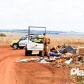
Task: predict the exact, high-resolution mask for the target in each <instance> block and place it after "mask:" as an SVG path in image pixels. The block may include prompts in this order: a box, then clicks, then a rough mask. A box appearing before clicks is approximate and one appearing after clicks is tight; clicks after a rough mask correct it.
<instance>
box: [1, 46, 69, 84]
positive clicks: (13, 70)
mask: <svg viewBox="0 0 84 84" xmlns="http://www.w3.org/2000/svg"><path fill="white" fill-rule="evenodd" d="M30 57H32V56H25V55H24V49H23V50H20V49H18V50H13V49H12V48H11V47H2V48H0V83H1V84H70V83H69V81H70V69H69V68H65V67H63V68H57V67H53V64H52V63H51V64H41V63H37V62H26V63H20V62H16V60H17V59H23V58H30ZM34 57H36V56H34Z"/></svg>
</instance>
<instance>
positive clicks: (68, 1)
mask: <svg viewBox="0 0 84 84" xmlns="http://www.w3.org/2000/svg"><path fill="white" fill-rule="evenodd" d="M28 26H45V27H47V30H56V31H79V32H84V31H83V30H84V0H0V29H27V28H28Z"/></svg>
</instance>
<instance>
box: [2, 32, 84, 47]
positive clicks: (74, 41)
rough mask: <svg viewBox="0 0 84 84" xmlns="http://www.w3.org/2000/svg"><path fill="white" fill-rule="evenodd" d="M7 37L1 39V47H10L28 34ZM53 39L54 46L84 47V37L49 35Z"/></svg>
mask: <svg viewBox="0 0 84 84" xmlns="http://www.w3.org/2000/svg"><path fill="white" fill-rule="evenodd" d="M6 35H7V36H6V37H0V46H9V45H10V43H11V42H12V40H15V39H20V38H21V37H22V36H25V35H27V34H20V33H6ZM48 36H49V37H50V39H51V44H50V47H51V46H52V45H56V46H57V45H64V44H65V45H71V46H73V47H78V46H84V36H66V35H64V36H59V35H48Z"/></svg>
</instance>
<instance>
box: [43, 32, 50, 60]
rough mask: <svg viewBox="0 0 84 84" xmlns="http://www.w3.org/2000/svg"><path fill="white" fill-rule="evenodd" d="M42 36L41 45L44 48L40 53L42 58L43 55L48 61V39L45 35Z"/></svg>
mask: <svg viewBox="0 0 84 84" xmlns="http://www.w3.org/2000/svg"><path fill="white" fill-rule="evenodd" d="M43 35H44V38H43V45H44V48H43V51H42V57H44V55H45V53H46V55H47V57H48V59H49V58H50V57H49V53H48V52H49V48H48V45H49V40H50V39H49V38H48V37H47V36H46V33H43Z"/></svg>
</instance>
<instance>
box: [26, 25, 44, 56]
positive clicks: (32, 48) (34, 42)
mask: <svg viewBox="0 0 84 84" xmlns="http://www.w3.org/2000/svg"><path fill="white" fill-rule="evenodd" d="M32 28H37V29H40V28H42V29H44V32H41V31H40V33H41V34H38V32H37V34H36V35H35V34H34V36H32V37H30V34H31V33H30V29H32ZM37 31H38V30H37ZM43 33H46V27H36V26H29V27H28V36H29V37H28V38H27V44H26V46H25V56H27V55H32V54H39V55H41V53H42V50H43V48H44V46H43Z"/></svg>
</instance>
